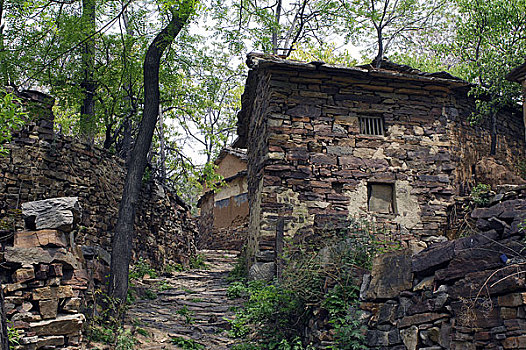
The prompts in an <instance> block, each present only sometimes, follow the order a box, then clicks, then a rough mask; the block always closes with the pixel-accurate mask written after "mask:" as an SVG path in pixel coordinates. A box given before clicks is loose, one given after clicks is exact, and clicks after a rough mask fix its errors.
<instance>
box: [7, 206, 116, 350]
mask: <svg viewBox="0 0 526 350" xmlns="http://www.w3.org/2000/svg"><path fill="white" fill-rule="evenodd" d="M23 212H24V216H25V218H26V219H27V226H32V227H33V228H34V229H33V230H24V231H17V232H15V234H14V239H13V244H12V245H10V246H7V247H5V248H4V249H2V251H1V252H0V261H1V264H2V270H1V271H0V282H1V283H2V284H1V287H2V288H3V289H4V295H5V312H6V314H7V318H8V320H9V321H10V322H11V324H12V327H13V328H15V329H16V330H17V331H18V334H19V335H20V339H19V343H20V345H19V346H15V344H11V345H13V346H14V349H24V350H32V349H35V350H36V349H43V348H44V349H55V348H68V349H80V344H81V342H82V328H83V325H84V322H85V319H86V318H85V316H84V314H82V313H81V312H83V311H84V309H85V308H86V304H85V299H84V298H85V294H86V291H87V289H88V288H89V286H90V285H91V286H93V281H94V280H97V282H98V283H102V282H103V279H104V277H103V276H105V275H106V274H107V272H108V265H107V263H105V262H104V259H103V258H104V257H101V259H100V260H85V259H84V254H83V252H82V250H81V249H80V247H79V246H77V245H76V244H75V239H74V236H75V232H77V231H76V230H75V229H76V228H77V227H76V225H77V223H78V221H79V216H80V213H81V210H80V206H79V203H78V198H76V197H72V198H57V199H51V200H43V201H37V202H26V203H24V208H23ZM88 266H89V267H90V269H89V271H90V272H91V273H88Z"/></svg>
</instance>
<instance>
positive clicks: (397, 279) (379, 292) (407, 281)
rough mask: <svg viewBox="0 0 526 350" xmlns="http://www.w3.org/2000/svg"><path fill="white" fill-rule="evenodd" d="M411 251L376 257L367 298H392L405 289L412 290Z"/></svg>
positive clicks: (366, 294) (366, 293)
mask: <svg viewBox="0 0 526 350" xmlns="http://www.w3.org/2000/svg"><path fill="white" fill-rule="evenodd" d="M412 280H413V278H412V273H411V252H410V251H409V250H405V251H399V252H392V253H387V254H382V255H380V256H378V257H376V258H375V260H374V262H373V268H372V271H371V282H370V284H369V288H368V290H367V291H366V292H365V297H366V298H367V299H392V298H396V297H398V294H399V293H400V292H402V291H404V290H411V288H412V287H413V284H412Z"/></svg>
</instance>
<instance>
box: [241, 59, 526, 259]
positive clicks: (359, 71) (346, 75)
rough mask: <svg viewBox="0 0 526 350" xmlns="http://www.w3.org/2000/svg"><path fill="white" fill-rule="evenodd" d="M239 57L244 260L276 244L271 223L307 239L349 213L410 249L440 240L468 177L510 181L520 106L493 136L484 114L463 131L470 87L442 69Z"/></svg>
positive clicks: (517, 151) (506, 114)
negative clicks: (246, 214)
mask: <svg viewBox="0 0 526 350" xmlns="http://www.w3.org/2000/svg"><path fill="white" fill-rule="evenodd" d="M247 62H248V66H249V67H250V71H249V74H248V78H247V83H246V89H245V93H244V95H243V97H242V110H241V112H240V113H239V115H238V136H239V139H238V141H237V142H236V146H238V147H247V149H248V151H247V152H248V197H249V204H250V218H249V230H248V232H249V237H248V250H247V251H248V254H249V256H250V257H251V258H254V257H256V255H257V256H259V257H263V256H266V257H267V261H268V260H272V259H268V257H269V256H272V254H256V253H257V252H261V251H264V250H270V251H272V250H274V249H275V247H276V243H277V244H279V245H280V246H281V242H280V240H281V232H277V228H278V231H281V226H283V229H282V231H283V232H282V233H283V235H284V236H285V237H287V236H288V237H291V238H293V239H294V240H295V241H298V242H302V241H303V242H305V241H306V242H316V240H318V239H319V238H320V237H322V236H323V232H324V230H325V229H326V228H327V227H328V225H331V224H334V223H335V222H337V221H338V220H339V219H342V220H347V219H349V218H356V219H363V220H367V221H369V222H374V223H375V224H376V225H377V226H379V227H384V228H386V229H387V230H388V231H389V232H391V233H396V234H397V235H398V237H399V239H401V240H402V241H403V242H405V243H406V244H407V245H409V246H410V247H412V248H413V249H414V250H420V249H422V248H424V247H426V246H427V245H428V244H430V243H434V242H440V241H444V240H447V238H446V237H445V231H446V229H447V227H448V218H449V214H450V211H451V210H452V208H453V206H454V203H455V199H456V198H457V197H458V196H462V195H466V194H469V192H470V190H471V188H472V187H473V186H474V185H475V184H476V183H477V182H480V181H482V180H483V181H485V182H489V181H491V184H498V183H502V182H510V181H512V180H516V179H517V177H516V176H515V175H514V174H513V164H517V162H518V161H519V160H520V159H522V157H523V155H524V139H525V126H524V122H523V120H522V118H521V116H520V111H518V110H514V109H509V110H505V111H502V112H501V113H500V114H499V115H498V118H497V124H496V129H495V130H496V132H494V133H492V132H491V130H492V127H491V125H489V122H486V121H483V122H482V123H480V124H479V125H476V126H472V125H471V124H470V123H469V116H470V115H472V113H473V112H474V111H475V101H474V100H473V99H472V98H470V97H469V96H468V91H469V90H470V88H471V86H470V84H469V83H467V82H465V81H463V80H461V79H459V78H456V77H453V76H451V75H449V74H448V73H444V72H441V73H433V74H430V73H423V72H420V71H418V70H414V69H412V68H410V67H408V66H400V65H395V64H392V63H389V62H385V63H384V64H383V66H382V68H381V69H376V68H373V67H372V66H360V67H341V66H332V65H328V64H324V63H323V62H311V63H303V62H297V61H290V60H283V59H279V58H276V57H270V56H262V55H258V54H251V55H249V56H248V60H247ZM492 140H493V141H494V143H495V144H496V149H495V152H494V154H491V153H492V152H491V143H492ZM488 169H490V170H492V171H488ZM510 179H511V180H510ZM277 233H278V235H277ZM276 237H278V238H277V239H276ZM255 260H258V259H253V260H252V262H254V261H255ZM259 261H265V259H263V258H261V259H259Z"/></svg>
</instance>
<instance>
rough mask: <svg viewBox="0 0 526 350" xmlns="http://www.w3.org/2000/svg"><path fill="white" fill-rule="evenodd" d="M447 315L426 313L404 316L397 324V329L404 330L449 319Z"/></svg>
mask: <svg viewBox="0 0 526 350" xmlns="http://www.w3.org/2000/svg"><path fill="white" fill-rule="evenodd" d="M449 317H451V316H450V315H449V314H444V313H434V312H427V313H423V314H416V315H413V316H406V317H404V318H402V319H401V320H400V321H399V322H398V328H406V327H409V326H413V325H419V324H422V323H431V322H434V321H436V320H439V319H441V318H444V319H446V318H449Z"/></svg>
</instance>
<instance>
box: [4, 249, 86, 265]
mask: <svg viewBox="0 0 526 350" xmlns="http://www.w3.org/2000/svg"><path fill="white" fill-rule="evenodd" d="M4 259H5V261H6V262H8V263H16V264H22V265H36V264H40V263H42V264H51V263H54V262H61V263H65V264H67V265H69V266H71V267H72V268H73V269H80V268H81V264H80V262H79V261H78V259H77V257H76V256H75V255H73V254H72V253H71V252H69V251H67V250H66V249H64V248H47V249H42V248H14V247H7V248H6V250H5V252H4Z"/></svg>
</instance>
